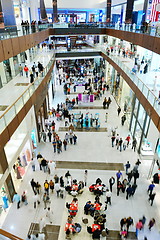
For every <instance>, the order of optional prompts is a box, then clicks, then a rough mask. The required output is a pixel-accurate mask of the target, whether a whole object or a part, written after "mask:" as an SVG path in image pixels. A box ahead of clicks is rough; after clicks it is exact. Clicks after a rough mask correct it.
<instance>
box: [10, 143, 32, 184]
mask: <svg viewBox="0 0 160 240" xmlns="http://www.w3.org/2000/svg"><path fill="white" fill-rule="evenodd" d="M31 158H32V146H31V144H30V141H29V140H27V142H26V143H25V145H24V147H23V149H22V150H21V152H20V154H19V156H18V157H17V159H16V160H15V163H14V165H13V169H12V171H11V175H12V179H13V183H14V186H15V189H17V188H18V187H19V181H17V180H20V179H23V177H24V175H25V173H26V171H27V168H28V165H29V163H30V161H31Z"/></svg>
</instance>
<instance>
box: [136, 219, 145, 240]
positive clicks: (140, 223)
mask: <svg viewBox="0 0 160 240" xmlns="http://www.w3.org/2000/svg"><path fill="white" fill-rule="evenodd" d="M142 228H143V223H142V220H141V219H140V220H139V221H138V222H137V223H136V237H138V233H139V231H141V230H142Z"/></svg>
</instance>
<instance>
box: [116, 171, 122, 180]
mask: <svg viewBox="0 0 160 240" xmlns="http://www.w3.org/2000/svg"><path fill="white" fill-rule="evenodd" d="M116 177H117V182H118V181H119V180H120V178H121V177H122V173H121V171H120V170H118V172H117V173H116Z"/></svg>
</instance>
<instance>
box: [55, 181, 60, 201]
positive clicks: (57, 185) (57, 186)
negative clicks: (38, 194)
mask: <svg viewBox="0 0 160 240" xmlns="http://www.w3.org/2000/svg"><path fill="white" fill-rule="evenodd" d="M54 189H55V191H56V193H57V198H59V193H60V184H59V183H58V182H57V183H55V187H54Z"/></svg>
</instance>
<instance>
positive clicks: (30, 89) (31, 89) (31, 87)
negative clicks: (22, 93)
mask: <svg viewBox="0 0 160 240" xmlns="http://www.w3.org/2000/svg"><path fill="white" fill-rule="evenodd" d="M34 91H35V85H34V84H33V85H31V86H30V87H29V92H30V96H31V95H32V94H33V93H34Z"/></svg>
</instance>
